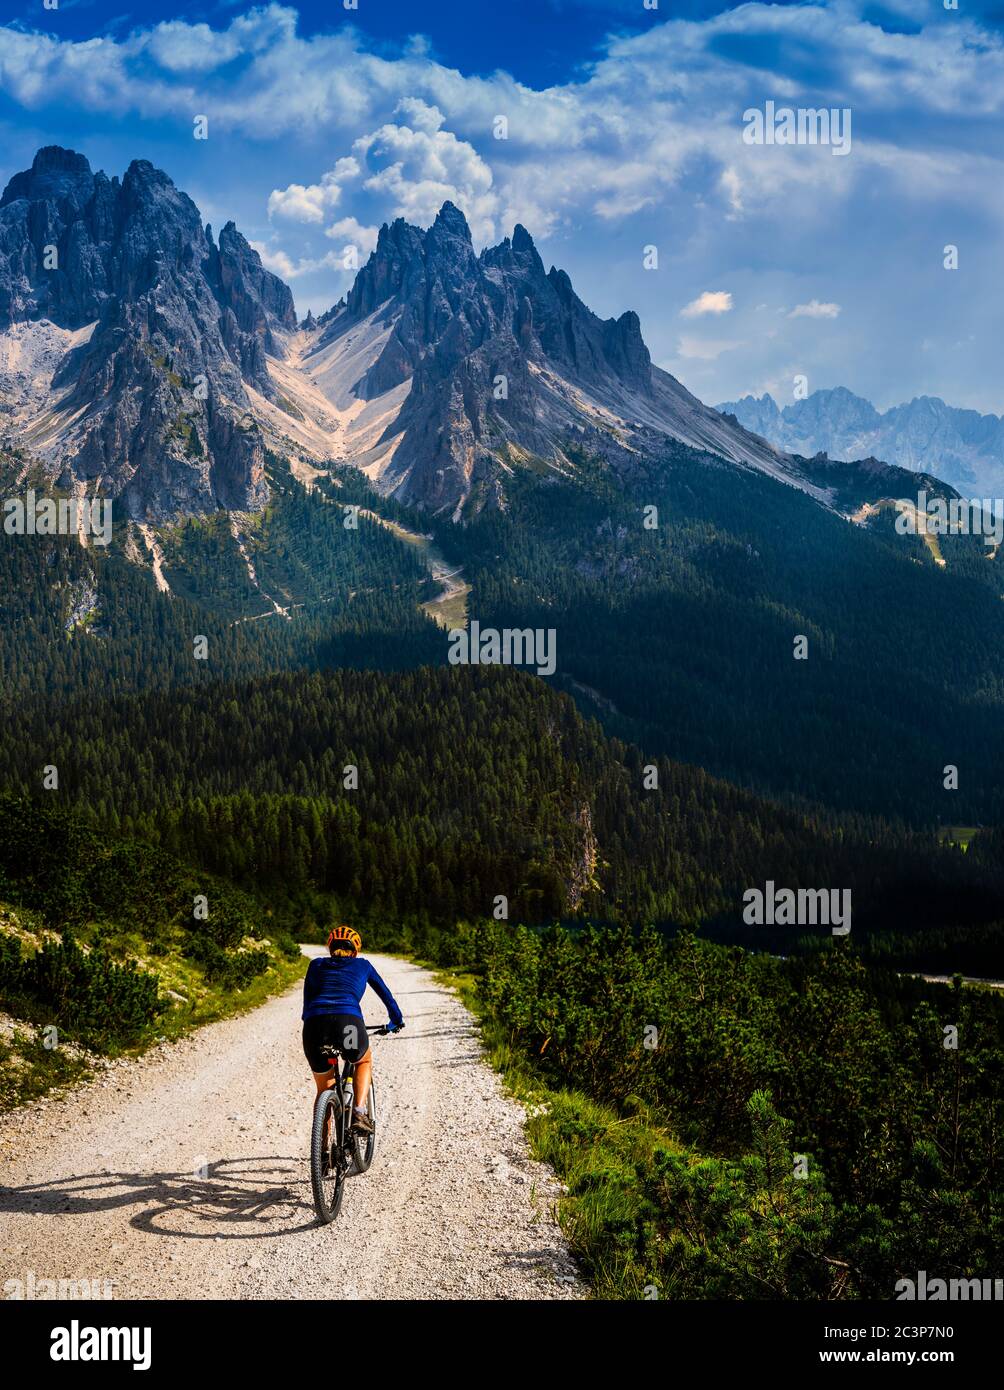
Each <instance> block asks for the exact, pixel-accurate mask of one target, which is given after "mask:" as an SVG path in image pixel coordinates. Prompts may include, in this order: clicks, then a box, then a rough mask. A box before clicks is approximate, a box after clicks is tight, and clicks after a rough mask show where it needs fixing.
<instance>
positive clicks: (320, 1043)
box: [303, 1017, 336, 1095]
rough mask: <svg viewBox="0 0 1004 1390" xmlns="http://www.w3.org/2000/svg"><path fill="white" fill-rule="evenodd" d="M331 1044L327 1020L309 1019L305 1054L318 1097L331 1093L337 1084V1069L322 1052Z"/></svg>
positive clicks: (306, 1030)
mask: <svg viewBox="0 0 1004 1390" xmlns="http://www.w3.org/2000/svg"><path fill="white" fill-rule="evenodd" d="M329 1042H330V1037H329V1027H328V1024H327V1020H326V1019H325V1018H323V1017H321V1018H308V1019H307V1020H306V1021H305V1022H304V1025H303V1054H304V1056H305V1057H306V1059H307V1064H308V1066H309V1067H310V1074H311V1076H313V1078H314V1085H315V1086H316V1087H317V1094H318V1095H320V1094H321V1092H322V1091H330V1089H331V1087H332V1086H333V1085H334V1084H335V1077H336V1068H335V1067H334V1065H329V1064H328V1059H327V1058H326V1057H325V1056H324V1054H323V1052H322V1051H321V1048H322V1047H324V1046H326V1045H327V1044H328V1043H329Z"/></svg>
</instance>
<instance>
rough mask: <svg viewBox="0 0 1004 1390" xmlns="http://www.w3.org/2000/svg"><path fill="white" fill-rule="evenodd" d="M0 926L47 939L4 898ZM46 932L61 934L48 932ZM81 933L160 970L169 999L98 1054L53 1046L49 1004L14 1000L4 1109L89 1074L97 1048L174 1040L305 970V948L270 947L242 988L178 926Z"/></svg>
mask: <svg viewBox="0 0 1004 1390" xmlns="http://www.w3.org/2000/svg"><path fill="white" fill-rule="evenodd" d="M0 927H2V929H3V931H4V933H5V934H8V935H13V936H16V937H17V938H18V939H19V941H20V942H21V944H22V950H24V949H25V948H27V949H28V951H29V952H30V951H33V950H37V949H38V948H39V947H40V946H41V944H42V940H43V931H42V924H41V919H40V918H38V917H37V915H36V914H34V913H31V912H29V911H26V910H25V909H22V908H17V909H13V908H7V907H4V906H3V905H0ZM45 935H46V936H48V937H52V936H54V935H56V934H55V933H52V932H46V933H45ZM76 937H77V940H78V941H79V942H80V943H81V945H83V946H84V947H85V948H86V947H96V946H100V947H101V948H102V949H103V950H106V951H108V953H109V954H110V955H112V956H113V957H114V958H115V959H116V960H123V961H124V960H133V961H135V962H136V963H137V964H138V965H139V966H140V968H141V969H143V970H146V971H150V972H151V973H153V974H155V975H156V976H157V982H158V989H159V993H160V997H161V998H162V999H166V1000H167V1001H168V1004H169V1007H168V1008H167V1009H166V1010H165V1011H164V1012H163V1013H162V1014H161V1015H160V1016H159V1017H158V1018H157V1019H155V1020H154V1021H153V1022H152V1023H150V1024H149V1025H148V1026H147V1027H146V1028H145V1029H144V1031H143V1033H142V1035H141V1036H140V1037H139V1039H138V1040H137V1041H136V1042H133V1043H129V1044H122V1043H118V1044H116V1043H109V1044H108V1046H107V1047H102V1049H101V1053H100V1054H99V1053H98V1052H97V1051H96V1050H94V1049H88V1048H86V1047H83V1046H82V1045H80V1044H78V1043H75V1042H71V1044H70V1048H69V1050H67V1048H66V1047H65V1046H60V1047H58V1048H54V1049H47V1048H45V1046H44V1042H43V1039H44V1032H43V1029H44V1027H45V1025H46V1024H48V1023H49V1022H50V1021H51V1020H50V1018H49V1010H48V1009H47V1007H46V1006H44V1005H41V1004H35V1003H33V1002H32V1001H21V1004H20V1006H18V1005H17V1003H16V1001H11V1004H10V1007H12V1008H14V1009H15V1010H16V1012H17V1015H18V1017H17V1018H15V1019H14V1020H13V1028H12V1029H8V1030H6V1031H5V1032H0V1111H4V1110H11V1109H13V1108H15V1107H16V1106H18V1105H24V1104H26V1103H27V1102H28V1101H31V1100H36V1099H38V1098H39V1097H40V1096H43V1095H46V1094H48V1092H49V1091H52V1090H55V1089H57V1088H58V1087H60V1086H64V1085H67V1084H68V1083H71V1082H73V1081H74V1080H78V1079H81V1078H84V1077H86V1076H87V1075H89V1074H90V1072H91V1070H92V1066H93V1061H94V1059H95V1058H96V1057H97V1056H99V1055H105V1056H125V1057H138V1056H140V1055H141V1054H142V1053H143V1052H145V1051H146V1049H147V1048H149V1047H150V1046H151V1045H152V1044H153V1043H155V1042H162V1041H175V1040H176V1039H178V1038H181V1037H184V1036H185V1035H186V1034H187V1033H191V1032H192V1031H194V1030H195V1029H196V1028H201V1027H203V1026H204V1025H205V1024H207V1023H215V1022H217V1021H219V1020H220V1019H223V1018H232V1017H236V1016H238V1015H241V1014H246V1013H249V1012H250V1011H251V1010H252V1009H256V1008H258V1007H259V1006H260V1005H261V1004H264V1003H265V1002H266V1000H268V999H270V998H272V997H273V996H274V995H277V994H281V993H283V992H284V991H285V990H287V989H288V988H289V987H290V986H291V985H292V984H294V983H295V982H296V981H297V980H299V979H301V978H302V976H303V972H304V969H305V968H306V960H305V958H304V957H303V956H302V955H298V956H296V957H295V958H293V959H288V958H287V957H286V956H285V955H283V954H282V952H281V951H280V950H279V949H278V948H277V947H273V948H272V962H271V964H270V965H269V966H268V968H267V969H266V970H265V971H263V972H262V973H261V974H260V975H257V976H255V977H254V979H252V980H251V981H250V983H249V984H247V985H245V986H244V987H242V988H239V989H225V988H223V987H222V986H220V985H219V984H216V983H214V982H212V981H209V980H207V979H206V977H205V973H204V971H203V970H202V968H201V966H200V965H198V964H197V963H196V962H195V961H193V960H192V959H190V958H189V957H187V956H185V955H184V954H183V953H182V950H183V946H184V944H185V937H184V934H183V933H182V932H180V931H175V932H170V931H169V932H167V933H165V935H164V936H163V937H162V938H159V939H158V940H157V941H156V944H155V946H152V945H151V943H150V942H149V941H147V940H145V939H144V938H143V936H141V935H140V934H139V933H138V932H131V931H127V930H124V929H122V928H119V927H114V926H111V927H110V926H108V925H107V924H103V925H101V926H94V925H93V924H92V925H90V926H83V927H81V928H78V930H77V932H76ZM266 941H267V938H255V939H254V941H253V942H251V940H250V939H247V940H246V942H245V944H246V945H249V946H250V945H253V946H254V947H256V948H257V947H262V946H264V945H266ZM60 1032H61V1034H62V1035H63V1036H64V1037H66V1038H70V1039H72V1037H73V1029H72V1026H71V1025H68V1024H65V1023H64V1024H62V1025H61V1026H60Z"/></svg>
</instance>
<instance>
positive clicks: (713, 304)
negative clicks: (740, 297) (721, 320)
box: [680, 290, 732, 319]
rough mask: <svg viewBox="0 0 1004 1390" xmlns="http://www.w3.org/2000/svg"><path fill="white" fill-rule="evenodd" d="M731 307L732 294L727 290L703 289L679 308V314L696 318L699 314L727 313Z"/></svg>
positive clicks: (688, 317)
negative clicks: (684, 305)
mask: <svg viewBox="0 0 1004 1390" xmlns="http://www.w3.org/2000/svg"><path fill="white" fill-rule="evenodd" d="M731 308H732V296H731V294H730V293H729V292H728V290H705V291H704V293H703V294H699V295H698V296H697V298H696V299H692V300H691V301H690V303H689V304H688V305H687V306H686V307H685V308H683V309H681V310H680V316H681V318H685V319H696V318H698V317H699V316H700V315H701V314H727V313H728V312H729V310H730V309H731Z"/></svg>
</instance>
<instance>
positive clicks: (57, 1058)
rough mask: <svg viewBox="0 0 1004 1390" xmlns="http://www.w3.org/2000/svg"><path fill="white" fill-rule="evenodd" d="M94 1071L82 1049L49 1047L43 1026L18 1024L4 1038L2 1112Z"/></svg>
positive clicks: (0, 1078)
mask: <svg viewBox="0 0 1004 1390" xmlns="http://www.w3.org/2000/svg"><path fill="white" fill-rule="evenodd" d="M91 1074H92V1068H91V1066H90V1063H89V1062H88V1060H87V1058H86V1056H84V1055H81V1050H80V1049H78V1048H74V1049H72V1050H69V1049H67V1048H66V1047H60V1046H56V1047H47V1046H46V1042H45V1033H44V1030H43V1029H41V1028H38V1029H26V1028H17V1027H15V1028H14V1029H12V1030H11V1032H10V1033H9V1034H8V1035H7V1036H5V1037H2V1038H0V1112H3V1111H5V1110H14V1109H16V1108H17V1107H18V1106H19V1105H28V1104H29V1103H30V1102H31V1101H33V1100H39V1099H40V1098H41V1097H42V1096H45V1095H48V1094H49V1092H50V1091H54V1090H56V1089H58V1088H59V1087H66V1086H72V1085H74V1084H76V1083H77V1082H80V1081H86V1080H87V1079H88V1078H89V1077H90V1076H91Z"/></svg>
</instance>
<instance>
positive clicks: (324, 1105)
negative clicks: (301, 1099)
mask: <svg viewBox="0 0 1004 1390" xmlns="http://www.w3.org/2000/svg"><path fill="white" fill-rule="evenodd" d="M343 1123H344V1121H343V1117H342V1113H341V1106H340V1105H339V1102H338V1092H337V1091H334V1090H332V1091H322V1092H321V1093H320V1095H319V1096H318V1097H317V1100H316V1101H315V1102H314V1122H313V1125H312V1127H311V1131H310V1185H311V1187H312V1188H313V1191H314V1210H315V1211H316V1212H317V1219H318V1221H320V1222H321V1223H322V1224H323V1225H325V1226H327V1225H329V1224H330V1223H331V1222H332V1221H334V1219H335V1217H336V1216H337V1215H338V1213H339V1212H340V1211H341V1209H342V1197H343V1195H344V1192H345V1169H346V1167H347V1164H346V1162H345V1147H344V1136H343V1134H342V1127H343Z"/></svg>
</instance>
